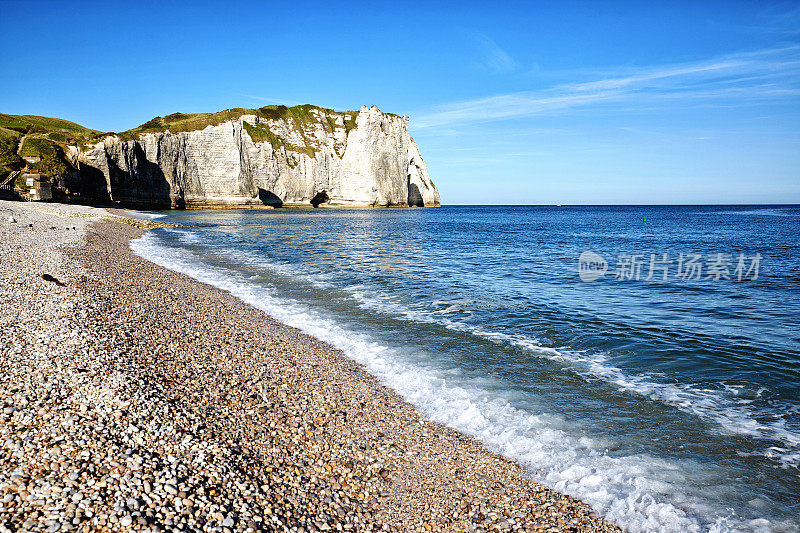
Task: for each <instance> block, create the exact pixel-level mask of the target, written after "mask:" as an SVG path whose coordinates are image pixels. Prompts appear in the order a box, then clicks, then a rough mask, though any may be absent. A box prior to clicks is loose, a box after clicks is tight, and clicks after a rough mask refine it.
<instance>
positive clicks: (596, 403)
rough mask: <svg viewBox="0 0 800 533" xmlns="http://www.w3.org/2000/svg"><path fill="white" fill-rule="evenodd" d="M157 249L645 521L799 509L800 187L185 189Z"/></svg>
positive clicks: (611, 508)
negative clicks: (392, 191) (674, 199)
mask: <svg viewBox="0 0 800 533" xmlns="http://www.w3.org/2000/svg"><path fill="white" fill-rule="evenodd" d="M145 215H146V216H149V217H152V218H158V219H159V222H162V221H163V222H171V223H175V224H179V225H180V226H181V227H176V228H163V229H155V230H151V231H149V232H147V233H146V234H145V235H143V236H142V237H141V238H139V239H137V240H134V241H132V244H131V246H132V249H133V250H134V252H135V253H136V254H138V255H140V256H141V257H143V258H145V259H148V260H150V261H152V262H155V263H157V264H159V265H162V266H164V267H166V268H169V269H172V270H175V271H178V272H182V273H184V274H187V275H189V276H191V277H194V278H196V279H197V280H199V281H202V282H205V283H209V284H211V285H214V286H216V287H219V288H221V289H224V290H227V291H229V292H230V293H231V294H233V295H234V296H236V297H237V298H239V299H241V300H243V301H245V302H247V303H249V304H251V305H253V306H255V307H257V308H259V309H261V310H263V311H264V312H266V313H267V314H269V315H271V316H273V317H274V318H276V319H278V320H280V321H282V322H284V323H286V324H288V325H291V326H294V327H296V328H298V329H300V330H302V331H304V332H306V333H309V334H311V335H313V336H315V337H317V338H319V339H321V340H323V341H326V342H328V343H329V344H331V345H333V346H334V347H336V348H339V349H341V350H342V351H343V352H344V354H345V355H346V356H347V357H349V358H351V359H352V360H354V361H356V362H358V363H361V364H362V365H364V367H365V368H366V369H367V370H368V371H369V372H370V373H372V374H373V375H374V376H376V377H377V378H378V379H379V380H380V381H381V382H382V383H384V384H385V385H387V386H389V387H391V388H393V389H394V390H396V391H397V392H398V393H400V394H401V395H402V396H403V397H404V398H405V399H406V400H407V401H409V402H410V403H411V404H413V405H414V406H415V407H417V408H418V409H419V410H420V412H421V413H423V415H424V416H426V417H427V418H428V419H430V420H432V421H434V422H438V423H441V424H444V425H447V426H450V427H452V428H455V429H457V430H459V431H462V432H464V433H466V434H468V435H471V436H473V437H475V438H476V439H478V440H479V441H481V442H482V443H484V444H485V445H486V446H487V447H488V448H489V449H490V450H492V451H495V452H498V453H500V454H502V455H504V456H506V457H509V458H511V459H514V460H515V461H517V462H519V463H520V464H521V465H522V466H523V467H524V468H525V469H526V471H527V472H528V474H529V475H530V476H531V477H532V478H533V479H535V480H537V481H539V482H541V483H543V484H544V485H546V486H548V487H551V488H553V489H555V490H558V491H561V492H564V493H566V494H569V495H572V496H575V497H577V498H579V499H581V500H582V501H585V502H586V503H588V504H590V505H592V507H593V508H594V509H595V510H597V512H598V513H600V514H602V515H603V516H605V517H606V518H608V519H609V520H610V521H611V522H613V523H615V524H617V525H619V526H621V527H623V528H626V529H628V530H629V531H633V532H635V531H798V530H800V521H799V520H798V519H797V516H800V508H798V501H800V498H799V496H800V379H798V378H800V324H799V323H798V320H797V317H798V316H800V300H799V299H798V298H797V296H798V294H800V281H798V278H797V272H798V271H799V270H800V243H798V240H797V235H798V234H800V206H797V205H794V204H720V205H669V206H668V205H659V206H635V205H622V206H619V205H617V206H615V205H581V206H576V205H567V204H564V205H562V206H552V205H546V206H530V205H523V206H501V205H497V206H450V205H446V206H443V207H441V208H437V209H424V210H418V209H408V210H394V209H392V210H360V209H316V210H264V211H258V210H256V211H250V210H248V211H235V210H227V211H169V212H153V213H149V214H148V213H146V214H145Z"/></svg>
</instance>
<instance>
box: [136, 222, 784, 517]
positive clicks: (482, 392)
mask: <svg viewBox="0 0 800 533" xmlns="http://www.w3.org/2000/svg"><path fill="white" fill-rule="evenodd" d="M131 248H132V249H133V251H134V252H135V253H136V254H137V255H139V256H141V257H143V258H145V259H148V260H150V261H152V262H154V263H156V264H159V265H161V266H163V267H165V268H168V269H171V270H174V271H177V272H181V273H184V274H187V275H189V276H191V277H193V278H195V279H197V280H199V281H201V282H204V283H208V284H210V285H214V286H216V287H218V288H220V289H223V290H226V291H228V292H230V293H231V294H232V295H233V296H235V297H237V298H239V299H241V300H243V301H245V302H247V303H249V304H251V305H253V306H254V307H256V308H258V309H261V310H263V311H264V312H266V313H267V314H269V315H271V316H273V317H274V318H276V319H278V320H280V321H281V322H283V323H285V324H288V325H290V326H293V327H296V328H298V329H300V330H302V331H304V332H306V333H308V334H310V335H313V336H315V337H317V338H319V339H321V340H324V341H326V342H328V343H330V344H331V345H333V346H335V347H337V348H339V349H341V350H342V351H343V352H344V353H345V355H347V356H348V357H349V358H351V359H353V360H355V361H357V362H359V363H361V364H363V365H364V366H365V368H366V369H367V370H368V371H369V372H370V373H372V374H373V375H375V376H376V377H378V378H379V379H380V380H381V381H382V382H383V383H384V384H385V385H387V386H389V387H391V388H393V389H394V390H396V391H397V392H398V393H400V394H401V395H402V396H403V397H404V398H405V399H406V400H407V401H409V402H410V403H412V404H413V405H415V406H416V407H417V408H418V409H419V410H420V412H421V413H423V415H425V416H426V417H427V418H429V419H430V420H433V421H435V422H438V423H441V424H445V425H448V426H450V427H453V428H455V429H457V430H460V431H462V432H464V433H466V434H468V435H471V436H473V437H475V438H477V439H478V440H480V441H481V442H483V443H484V444H485V445H486V446H487V447H488V448H489V449H491V450H493V451H495V452H498V453H500V454H502V455H505V456H507V457H509V458H512V459H515V460H517V461H518V462H519V463H520V464H521V465H523V466H524V467H525V468H526V469H527V470H528V471H529V472H530V473H531V475H532V476H533V477H534V478H535V479H537V480H539V481H541V482H542V483H543V484H545V485H547V486H549V487H552V488H553V489H555V490H558V491H561V492H564V493H566V494H570V495H572V496H575V497H578V498H580V499H581V500H583V501H585V502H586V503H588V504H590V505H591V506H592V507H593V508H594V509H595V510H597V511H598V512H599V513H601V514H602V515H604V516H605V517H606V518H607V519H608V520H610V521H611V522H613V523H616V524H618V525H620V526H622V527H624V528H626V529H627V530H629V531H631V532H632V533H635V532H644V531H664V532H669V531H675V532H678V531H680V532H687V531H688V532H693V531H714V532H725V531H776V530H780V531H797V528H796V527H795V526H794V525H792V524H775V523H772V522H769V521H767V520H763V519H762V520H743V519H741V518H739V517H737V516H736V515H735V514H734V513H733V512H732V511H730V510H728V509H723V508H716V507H714V506H713V505H711V504H709V503H708V502H707V501H706V500H705V499H704V498H703V493H702V488H698V487H695V486H693V485H694V483H695V481H696V480H689V479H687V477H686V472H687V471H691V465H682V464H678V463H674V462H670V461H667V460H664V459H661V458H656V457H652V456H649V455H647V454H637V455H628V456H619V455H611V454H609V453H608V452H607V451H606V450H605V448H604V444H605V443H603V442H600V441H597V440H595V439H591V438H588V437H586V436H582V435H576V434H574V433H571V432H569V431H567V430H565V427H564V424H563V423H562V422H563V421H561V420H559V418H558V417H555V416H553V415H548V414H547V413H532V412H526V411H523V410H520V409H517V408H515V407H514V406H512V405H511V404H510V403H509V402H508V401H507V400H506V399H504V398H503V397H502V396H501V395H500V394H499V393H497V392H495V391H494V390H492V389H489V388H484V387H482V386H481V382H480V381H479V380H474V379H466V378H463V377H459V376H458V375H456V374H454V373H452V372H442V371H441V370H440V369H437V368H436V367H435V366H432V365H430V366H428V365H424V364H420V363H419V362H414V363H412V362H409V360H408V359H407V358H404V357H403V354H402V353H400V352H398V351H397V350H393V349H391V348H389V347H387V346H385V345H382V344H380V343H378V342H375V341H373V340H372V339H370V338H369V337H368V336H367V335H365V334H362V333H359V332H356V331H353V330H351V329H348V328H347V327H344V326H343V325H341V324H339V323H337V322H336V321H334V320H332V319H330V318H328V317H326V316H323V315H321V314H320V313H318V312H317V311H316V310H314V309H311V308H309V307H307V306H304V305H301V304H299V303H297V302H294V301H291V300H288V299H283V298H279V297H276V296H275V295H274V294H273V291H271V290H270V289H269V288H267V287H264V286H260V285H258V284H257V283H254V282H253V281H252V280H250V279H249V278H247V277H245V276H242V275H240V274H237V273H236V272H233V271H227V270H225V269H221V268H215V267H211V266H209V265H207V264H204V263H203V262H202V261H201V260H200V259H199V258H197V257H196V256H195V255H193V254H192V253H191V252H188V251H186V250H183V249H175V248H171V247H169V246H167V245H165V244H163V243H162V242H161V241H160V240H159V238H158V237H157V234H155V233H154V232H149V233H147V234H145V235H144V236H142V237H141V238H139V239H137V240H134V241H132V242H131ZM554 355H556V356H557V354H554Z"/></svg>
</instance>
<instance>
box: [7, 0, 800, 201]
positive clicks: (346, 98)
mask: <svg viewBox="0 0 800 533" xmlns="http://www.w3.org/2000/svg"><path fill="white" fill-rule="evenodd" d="M0 13H1V15H0V31H2V33H3V36H4V39H3V42H4V44H3V52H2V55H0V67H2V72H3V73H4V76H3V83H2V84H0V112H5V113H18V114H37V115H46V116H56V117H61V118H66V119H69V120H73V121H75V122H78V123H81V124H83V125H86V126H89V127H92V128H96V129H101V130H108V131H121V130H125V129H128V128H131V127H134V126H136V125H139V124H141V123H143V122H145V121H147V120H149V119H150V118H152V117H154V116H157V115H166V114H169V113H174V112H176V111H181V112H191V111H216V110H220V109H225V108H229V107H240V106H241V107H259V106H262V105H265V104H268V103H285V104H289V105H292V104H297V103H314V104H318V105H323V106H326V107H333V108H335V109H340V110H344V109H354V108H358V107H359V106H360V105H361V104H368V105H370V104H376V105H377V106H378V107H380V108H381V109H383V110H385V111H391V112H394V113H398V114H407V115H409V116H410V117H411V129H412V135H413V136H414V138H415V139H416V140H417V142H418V144H419V145H420V148H421V150H422V154H423V156H424V157H425V159H426V162H427V163H428V167H429V170H430V173H431V175H432V177H433V179H434V181H435V182H436V183H437V185H438V186H439V189H440V191H441V193H442V197H443V201H444V203H448V204H474V203H513V204H554V203H561V204H568V203H644V204H651V203H800V2H776V3H764V2H735V1H728V2H722V1H720V2H669V3H667V2H664V3H661V4H656V3H649V2H508V3H503V5H502V6H500V5H497V6H492V5H489V4H488V3H487V4H484V3H472V2H469V1H464V2H459V3H452V4H445V3H438V4H437V3H433V2H425V3H419V4H416V3H414V2H391V3H389V2H387V3H382V2H368V3H351V4H347V5H345V4H343V3H332V2H325V3H292V4H289V3H266V2H258V3H255V2H254V3H248V2H242V3H239V4H237V5H234V6H230V5H223V4H222V3H219V4H216V3H208V2H190V3H189V2H187V3H180V2H164V1H162V2H147V1H141V2H124V3H123V2H119V3H117V2H112V1H107V2H87V3H82V2H79V1H71V2H58V3H55V2H54V3H48V2H36V3H33V2H9V1H4V0H0Z"/></svg>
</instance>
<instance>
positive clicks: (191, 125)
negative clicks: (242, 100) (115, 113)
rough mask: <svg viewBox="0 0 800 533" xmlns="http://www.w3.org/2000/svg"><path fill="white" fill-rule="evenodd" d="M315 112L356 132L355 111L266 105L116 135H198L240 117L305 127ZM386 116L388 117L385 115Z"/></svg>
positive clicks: (186, 116) (163, 120) (157, 122)
mask: <svg viewBox="0 0 800 533" xmlns="http://www.w3.org/2000/svg"><path fill="white" fill-rule="evenodd" d="M314 110H316V111H318V112H320V113H322V114H323V115H329V116H330V115H349V119H348V118H346V119H345V128H346V129H347V131H350V130H351V129H353V128H355V117H356V115H358V113H359V112H358V111H345V112H339V111H334V110H333V109H329V108H326V107H319V106H315V105H311V104H303V105H296V106H292V107H286V106H285V105H268V106H264V107H260V108H258V109H248V108H244V107H234V108H232V109H226V110H224V111H218V112H216V113H173V114H171V115H167V116H165V117H156V118H154V119H152V120H149V121H147V122H145V123H144V124H142V125H141V126H139V127H137V128H133V129H131V130H128V131H124V132H122V133H119V134H118V135H119V136H120V137H121V138H123V139H127V140H130V139H134V138H136V137H138V136H139V135H140V134H142V133H154V132H159V131H167V130H169V131H170V132H172V133H178V132H182V131H198V130H202V129H204V128H206V127H208V126H217V125H219V124H222V123H223V122H227V121H229V120H236V119H238V118H239V117H241V116H242V115H255V116H257V117H261V118H264V119H267V120H280V119H289V118H291V119H294V121H295V122H296V123H297V124H299V125H303V124H307V123H310V122H318V121H319V119H318V118H317V117H316V116H315V115H314V113H312V111H314ZM387 114H388V113H387ZM330 122H331V121H330V120H328V121H326V120H324V119H323V122H322V124H323V127H331V128H332V126H333V125H332V124H331V123H330Z"/></svg>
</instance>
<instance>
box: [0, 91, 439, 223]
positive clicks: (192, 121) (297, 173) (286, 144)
mask: <svg viewBox="0 0 800 533" xmlns="http://www.w3.org/2000/svg"><path fill="white" fill-rule="evenodd" d="M23 165H28V167H30V170H31V171H36V172H41V173H42V175H44V176H48V177H49V178H50V179H51V181H52V182H53V187H54V189H55V190H54V193H53V194H54V195H55V196H56V197H57V198H59V199H61V200H63V201H70V200H71V201H77V202H80V201H82V202H95V203H105V204H117V205H121V206H129V207H147V208H171V207H177V208H212V207H284V206H313V207H319V206H330V207H424V206H428V207H430V206H438V205H439V203H440V198H439V192H438V190H437V189H436V186H435V185H434V184H433V181H432V180H431V178H430V176H429V175H428V170H427V167H426V165H425V161H424V160H423V159H422V155H421V154H420V151H419V148H418V147H417V144H416V143H415V142H414V140H413V139H412V138H411V135H410V134H409V119H408V117H400V116H397V115H394V114H391V113H384V112H382V111H380V110H379V109H378V108H377V107H375V106H372V107H367V106H362V107H361V109H360V110H355V111H345V112H337V111H334V110H332V109H326V108H322V107H317V106H313V105H301V106H294V107H285V106H266V107H262V108H258V109H244V108H235V109H228V110H225V111H221V112H218V113H174V114H172V115H168V116H165V117H156V118H154V119H153V120H150V121H148V122H146V123H145V124H142V125H141V126H139V127H137V128H134V129H132V130H129V131H126V132H122V133H101V132H97V131H95V130H89V129H87V128H84V127H83V126H80V125H78V124H74V123H71V122H67V121H62V120H58V119H49V118H46V117H35V116H28V115H24V116H23V115H2V114H0V167H2V168H4V169H5V170H4V172H5V173H6V175H9V174H10V173H11V172H12V171H14V169H21V168H22V166H23ZM17 171H18V172H20V170H17ZM0 181H3V180H2V176H0ZM21 186H22V187H24V184H23V185H21Z"/></svg>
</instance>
